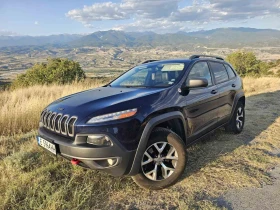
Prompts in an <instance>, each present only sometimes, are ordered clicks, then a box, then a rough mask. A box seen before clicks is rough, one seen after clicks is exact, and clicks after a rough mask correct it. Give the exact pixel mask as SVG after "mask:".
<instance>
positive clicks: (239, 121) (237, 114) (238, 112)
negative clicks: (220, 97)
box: [225, 101, 245, 134]
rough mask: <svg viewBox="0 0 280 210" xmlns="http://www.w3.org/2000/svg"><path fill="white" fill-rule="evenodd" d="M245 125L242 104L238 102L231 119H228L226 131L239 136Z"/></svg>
mask: <svg viewBox="0 0 280 210" xmlns="http://www.w3.org/2000/svg"><path fill="white" fill-rule="evenodd" d="M244 124H245V109H244V104H243V103H242V102H241V101H238V103H237V105H236V108H235V110H234V113H233V115H232V118H231V119H230V121H229V123H228V125H226V126H225V129H226V131H228V132H231V133H234V134H239V133H241V132H242V130H243V128H244Z"/></svg>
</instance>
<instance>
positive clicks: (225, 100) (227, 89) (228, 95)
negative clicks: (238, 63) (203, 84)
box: [209, 61, 236, 125]
mask: <svg viewBox="0 0 280 210" xmlns="http://www.w3.org/2000/svg"><path fill="white" fill-rule="evenodd" d="M209 65H210V68H211V71H212V73H213V76H214V81H215V84H216V86H217V92H218V96H219V99H218V100H217V103H218V107H219V111H218V124H219V125H221V124H224V123H226V122H228V120H229V118H230V114H231V110H232V106H233V101H234V96H235V93H236V84H235V83H236V75H235V73H234V72H233V70H232V69H231V67H230V66H229V65H227V64H225V63H220V62H215V61H209Z"/></svg>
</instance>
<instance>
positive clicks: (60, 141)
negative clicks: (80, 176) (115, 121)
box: [39, 127, 135, 176]
mask: <svg viewBox="0 0 280 210" xmlns="http://www.w3.org/2000/svg"><path fill="white" fill-rule="evenodd" d="M99 134H101V133H99ZM102 134H105V135H107V136H108V137H110V139H111V141H112V142H113V145H112V146H109V147H97V146H94V145H91V144H87V143H86V138H87V136H88V135H90V134H88V135H86V134H81V135H79V134H77V135H76V137H75V139H74V140H73V139H70V138H66V137H63V136H59V135H57V134H55V133H52V132H51V131H48V130H46V129H45V128H44V127H40V128H39V136H40V137H42V138H44V139H45V140H48V141H50V142H51V143H54V144H55V145H56V149H57V154H59V155H61V156H62V157H64V158H66V159H68V160H72V159H77V160H79V161H80V162H79V164H78V165H80V166H82V167H86V168H90V169H97V170H103V171H105V172H107V173H109V174H111V175H113V176H122V175H127V174H128V173H129V171H130V169H131V166H132V162H133V160H134V156H135V151H128V150H126V149H125V148H124V147H123V146H122V145H121V144H120V143H119V142H118V141H117V140H116V139H115V137H114V136H112V135H111V134H110V133H102ZM108 159H111V160H114V164H112V165H108V164H107V160H108Z"/></svg>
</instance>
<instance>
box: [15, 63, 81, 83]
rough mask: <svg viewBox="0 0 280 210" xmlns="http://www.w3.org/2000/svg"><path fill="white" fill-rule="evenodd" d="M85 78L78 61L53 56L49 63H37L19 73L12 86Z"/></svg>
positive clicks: (68, 81)
mask: <svg viewBox="0 0 280 210" xmlns="http://www.w3.org/2000/svg"><path fill="white" fill-rule="evenodd" d="M84 78H85V72H84V71H83V70H82V68H81V66H80V64H79V63H78V62H75V61H72V60H68V59H64V58H51V59H48V61H47V63H38V64H35V65H34V66H33V67H32V68H30V69H28V70H27V71H26V73H24V74H21V75H19V76H18V77H17V78H16V80H15V81H14V82H13V83H12V88H16V87H27V86H32V85H37V84H51V83H57V84H65V83H71V82H73V81H80V80H83V79H84Z"/></svg>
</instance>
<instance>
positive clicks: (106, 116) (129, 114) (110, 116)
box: [87, 109, 137, 123]
mask: <svg viewBox="0 0 280 210" xmlns="http://www.w3.org/2000/svg"><path fill="white" fill-rule="evenodd" d="M136 112H137V109H128V110H125V111H120V112H114V113H110V114H104V115H100V116H97V117H93V118H91V119H90V120H89V121H88V122H87V123H100V122H107V121H112V120H119V119H125V118H128V117H132V116H133V115H135V114H136Z"/></svg>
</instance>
